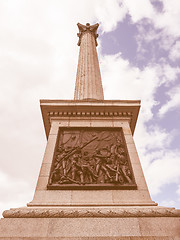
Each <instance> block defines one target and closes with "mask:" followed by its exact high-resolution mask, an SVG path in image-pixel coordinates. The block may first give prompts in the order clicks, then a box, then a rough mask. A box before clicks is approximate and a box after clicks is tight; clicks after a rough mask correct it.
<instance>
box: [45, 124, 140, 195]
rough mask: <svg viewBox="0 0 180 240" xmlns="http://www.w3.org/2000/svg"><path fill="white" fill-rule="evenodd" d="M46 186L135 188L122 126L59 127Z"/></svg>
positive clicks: (82, 188) (62, 187)
mask: <svg viewBox="0 0 180 240" xmlns="http://www.w3.org/2000/svg"><path fill="white" fill-rule="evenodd" d="M47 189H49V190H100V189H102V190H105V189H128V190H130V189H137V185H136V183H135V178H134V174H133V170H132V166H131V162H130V158H129V154H128V150H127V146H126V142H125V138H124V134H123V130H122V128H121V127H114V128H111V127H109V128H107V127H106V128H105V127H60V128H59V132H58V137H57V142H56V147H55V151H54V157H53V162H52V166H51V171H50V176H49V181H48V185H47Z"/></svg>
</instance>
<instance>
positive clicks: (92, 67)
mask: <svg viewBox="0 0 180 240" xmlns="http://www.w3.org/2000/svg"><path fill="white" fill-rule="evenodd" d="M79 25H80V24H79ZM86 26H89V27H87V28H86ZM86 26H84V25H80V27H79V26H78V27H79V30H80V33H79V34H78V36H79V38H80V39H79V43H78V45H80V51H79V61H78V68H77V75H76V86H75V92H74V99H75V100H82V99H97V100H103V99H104V94H103V88H102V81H101V74H100V69H99V62H98V56H97V51H96V45H97V42H96V38H97V34H96V30H97V27H98V25H93V26H90V25H88V24H86ZM94 26H96V28H95V27H94ZM82 27H84V28H83V30H82V29H81V28H82ZM93 27H94V29H95V30H94V29H93Z"/></svg>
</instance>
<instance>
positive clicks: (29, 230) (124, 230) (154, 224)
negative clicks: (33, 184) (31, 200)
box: [0, 217, 180, 240]
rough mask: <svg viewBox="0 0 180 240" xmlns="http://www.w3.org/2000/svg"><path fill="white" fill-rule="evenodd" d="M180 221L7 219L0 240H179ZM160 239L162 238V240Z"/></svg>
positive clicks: (156, 219) (160, 218) (163, 218)
mask: <svg viewBox="0 0 180 240" xmlns="http://www.w3.org/2000/svg"><path fill="white" fill-rule="evenodd" d="M179 226H180V218H176V217H155V218H153V217H150V218H148V217H140V218H137V217H129V218H106V217H105V218H4V219H1V220H0V239H4V240H5V239H7V238H11V239H14V240H15V239H16V240H17V239H18V240H19V239H21V238H23V240H24V239H31V238H36V239H43V238H46V239H52V238H57V239H71V240H72V239H88V240H89V239H99V238H100V239H113V238H115V239H118V240H119V239H121V237H129V238H130V239H134V237H136V238H135V239H148V237H152V236H153V237H154V238H150V239H168V238H167V237H169V239H171V240H172V239H176V240H178V239H179V238H180V230H179V229H180V228H179ZM160 237H161V238H160Z"/></svg>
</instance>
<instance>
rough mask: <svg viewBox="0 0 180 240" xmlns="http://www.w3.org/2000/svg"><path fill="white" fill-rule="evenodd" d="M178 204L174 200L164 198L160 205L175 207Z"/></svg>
mask: <svg viewBox="0 0 180 240" xmlns="http://www.w3.org/2000/svg"><path fill="white" fill-rule="evenodd" d="M175 204H176V202H175V201H174V200H164V201H162V202H160V203H159V205H160V206H164V207H167V206H168V207H174V206H175Z"/></svg>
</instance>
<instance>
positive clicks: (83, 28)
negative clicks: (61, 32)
mask: <svg viewBox="0 0 180 240" xmlns="http://www.w3.org/2000/svg"><path fill="white" fill-rule="evenodd" d="M77 26H78V28H79V33H77V36H78V37H79V41H78V46H80V45H81V38H82V36H83V34H85V33H86V32H90V33H91V34H92V35H93V36H94V38H95V43H96V46H97V45H98V44H97V40H96V39H97V37H98V34H97V29H98V27H99V24H98V23H96V24H94V25H90V23H86V25H82V24H80V23H78V24H77Z"/></svg>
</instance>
